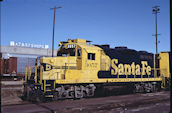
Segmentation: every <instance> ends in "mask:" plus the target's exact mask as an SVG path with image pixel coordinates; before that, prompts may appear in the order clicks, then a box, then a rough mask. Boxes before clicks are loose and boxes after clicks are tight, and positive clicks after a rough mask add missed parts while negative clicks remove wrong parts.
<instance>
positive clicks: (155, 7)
mask: <svg viewBox="0 0 172 113" xmlns="http://www.w3.org/2000/svg"><path fill="white" fill-rule="evenodd" d="M159 7H160V6H154V7H152V8H153V10H152V12H153V14H155V25H156V31H155V34H154V35H153V36H155V38H156V54H158V35H160V34H158V33H157V32H158V30H157V14H158V13H160V12H159V10H160V8H159Z"/></svg>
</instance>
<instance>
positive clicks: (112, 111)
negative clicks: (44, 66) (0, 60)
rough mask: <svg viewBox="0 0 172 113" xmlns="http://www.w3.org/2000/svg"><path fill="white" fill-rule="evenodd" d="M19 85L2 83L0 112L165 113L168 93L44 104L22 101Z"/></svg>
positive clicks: (126, 95) (168, 104) (168, 97)
mask: <svg viewBox="0 0 172 113" xmlns="http://www.w3.org/2000/svg"><path fill="white" fill-rule="evenodd" d="M21 91H22V86H21V84H20V83H19V82H18V84H17V83H16V84H14V83H13V85H12V84H11V83H10V82H9V83H6V84H2V88H1V101H2V103H1V105H2V106H1V109H2V113H169V110H170V92H169V91H161V92H156V93H146V94H125V95H124V94H123V95H113V96H107V97H94V98H84V99H79V100H72V99H68V100H60V101H53V102H52V101H51V102H45V103H31V102H27V101H22V100H21V99H20V98H19V96H21Z"/></svg>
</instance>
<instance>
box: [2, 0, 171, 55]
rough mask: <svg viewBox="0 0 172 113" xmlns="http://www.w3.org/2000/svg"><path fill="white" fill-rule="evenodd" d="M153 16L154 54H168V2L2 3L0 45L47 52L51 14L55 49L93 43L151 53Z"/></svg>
mask: <svg viewBox="0 0 172 113" xmlns="http://www.w3.org/2000/svg"><path fill="white" fill-rule="evenodd" d="M154 5H159V6H160V14H159V15H158V33H160V34H161V35H160V36H159V40H160V44H159V46H158V47H159V51H169V50H170V13H169V11H170V9H169V0H4V1H3V2H1V38H2V39H1V44H2V45H9V42H10V41H16V42H27V43H34V44H48V45H49V47H50V48H51V47H52V45H51V44H52V32H53V10H50V8H52V7H54V6H61V7H62V8H61V9H58V10H57V11H56V25H55V48H56V49H57V48H58V43H59V42H60V41H65V40H67V39H68V38H71V39H75V38H82V39H87V40H91V41H93V42H92V44H110V46H111V47H112V48H113V47H115V46H127V47H128V48H130V49H136V50H146V51H149V52H153V53H155V37H154V36H152V34H154V33H155V16H154V15H153V14H152V7H153V6H154Z"/></svg>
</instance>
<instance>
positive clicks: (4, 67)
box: [0, 46, 57, 76]
mask: <svg viewBox="0 0 172 113" xmlns="http://www.w3.org/2000/svg"><path fill="white" fill-rule="evenodd" d="M56 52H57V50H54V56H55V55H56ZM43 56H44V57H48V56H49V57H51V56H52V50H51V49H48V48H31V47H21V46H1V59H0V65H1V68H0V74H1V75H2V76H11V75H13V74H14V75H15V73H16V74H17V75H19V76H20V75H22V74H23V73H24V72H25V68H26V67H27V66H33V65H35V63H36V58H38V57H43Z"/></svg>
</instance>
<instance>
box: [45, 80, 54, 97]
mask: <svg viewBox="0 0 172 113" xmlns="http://www.w3.org/2000/svg"><path fill="white" fill-rule="evenodd" d="M53 85H54V81H52V80H44V93H45V97H49V98H53V97H54V96H53V92H52V90H53V88H54V86H53Z"/></svg>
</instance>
